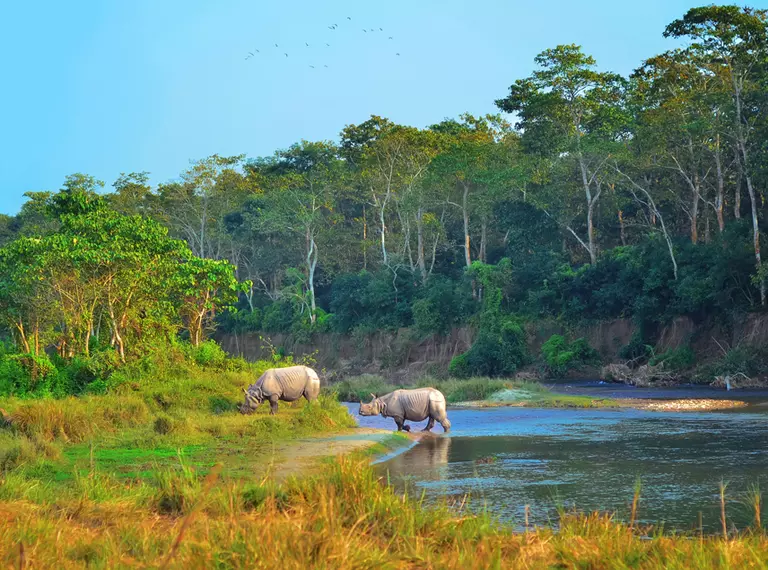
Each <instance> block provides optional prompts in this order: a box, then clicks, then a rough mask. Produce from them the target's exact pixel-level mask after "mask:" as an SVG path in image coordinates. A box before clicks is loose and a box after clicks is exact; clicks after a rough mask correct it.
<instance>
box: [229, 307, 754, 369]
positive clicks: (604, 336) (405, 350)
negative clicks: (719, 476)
mask: <svg viewBox="0 0 768 570" xmlns="http://www.w3.org/2000/svg"><path fill="white" fill-rule="evenodd" d="M637 332H638V329H637V325H636V324H635V323H634V322H632V321H631V320H629V319H615V320H612V321H605V322H602V323H597V324H593V325H585V326H566V325H564V324H563V323H562V322H558V321H555V320H551V319H550V320H548V319H544V320H541V321H537V322H531V323H528V324H527V325H526V337H527V344H528V352H529V353H530V355H531V356H532V357H533V358H537V357H538V356H539V354H540V352H541V346H542V344H543V343H544V342H546V341H547V339H549V338H550V337H551V336H552V335H553V334H559V335H563V336H565V337H567V338H572V339H574V338H584V339H586V340H587V342H588V343H589V345H590V346H591V347H593V348H594V349H595V350H597V352H598V353H599V354H600V357H601V359H602V361H603V363H605V364H611V363H622V362H623V361H624V359H623V358H622V357H621V351H622V348H624V347H625V346H627V345H628V344H629V343H630V341H632V338H633V336H634V335H636V333H637ZM645 332H646V336H647V338H646V339H645V342H646V344H650V345H652V346H653V348H654V352H655V354H661V353H663V352H665V351H667V350H670V349H676V348H680V347H682V346H690V347H691V349H692V350H693V352H694V354H695V355H696V363H697V365H700V364H703V363H707V362H712V361H713V360H716V359H719V358H722V357H723V356H724V355H725V353H726V352H727V351H728V350H730V349H731V348H733V347H761V346H765V344H766V343H768V315H763V314H752V315H746V316H744V317H743V318H741V319H735V320H734V321H733V322H730V323H724V322H721V321H715V320H712V319H709V320H707V319H705V320H701V321H695V320H694V319H692V318H690V317H679V318H677V319H674V320H673V321H671V322H669V323H668V324H665V325H657V326H656V327H655V328H653V329H652V330H646V331H645ZM476 336H477V331H476V329H474V328H473V327H469V326H463V327H456V328H454V329H453V330H452V331H451V332H450V333H448V334H447V335H442V336H441V335H432V336H426V337H424V336H422V335H419V334H417V333H416V331H414V330H412V329H407V328H404V329H399V330H396V331H377V332H374V333H370V334H338V333H315V334H313V335H311V336H310V337H309V338H307V337H301V338H298V337H296V336H294V335H291V334H283V333H240V334H234V333H217V334H216V335H215V338H216V340H217V341H218V342H219V343H220V344H221V346H222V348H224V350H225V351H227V352H228V353H229V354H231V355H234V356H240V357H243V358H245V359H246V360H259V359H264V358H270V357H271V355H272V350H278V349H279V350H281V351H282V352H283V353H284V354H293V355H294V356H295V357H297V358H301V357H302V356H312V358H314V359H315V360H316V366H317V368H320V369H325V370H326V371H327V374H328V378H329V379H333V378H344V377H348V376H355V375H360V374H366V373H369V374H380V375H382V376H385V377H387V378H390V379H392V380H393V381H395V382H404V381H408V380H410V379H415V378H419V377H423V376H425V375H430V376H442V375H444V374H446V373H447V371H448V365H449V364H450V362H451V360H452V359H453V358H454V357H455V356H457V355H458V354H461V353H463V352H466V351H467V350H468V349H469V348H470V347H471V346H472V344H473V342H474V341H475V338H476ZM649 372H652V371H649ZM572 374H573V377H581V378H585V377H587V378H588V377H591V378H594V377H596V376H598V375H600V374H601V371H600V368H597V369H595V370H583V371H582V372H581V373H579V372H573V373H572ZM619 376H621V374H619ZM632 376H636V374H633V375H632ZM651 376H653V374H651ZM649 380H654V379H653V378H649ZM662 380H663V379H662ZM668 380H669V383H670V384H678V383H680V382H681V379H680V378H669V379H668ZM625 381H626V379H625ZM713 381H716V378H714V377H713V378H711V379H710V380H709V382H713ZM733 381H734V382H737V383H739V382H740V383H742V384H744V379H743V378H741V379H739V378H733Z"/></svg>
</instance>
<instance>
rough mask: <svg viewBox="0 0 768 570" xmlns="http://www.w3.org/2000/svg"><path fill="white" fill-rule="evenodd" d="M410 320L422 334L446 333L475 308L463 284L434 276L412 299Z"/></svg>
mask: <svg viewBox="0 0 768 570" xmlns="http://www.w3.org/2000/svg"><path fill="white" fill-rule="evenodd" d="M412 310H413V324H414V325H415V327H416V329H417V330H418V331H419V332H420V333H422V334H441V335H444V334H447V333H449V332H450V331H451V328H453V327H454V326H456V325H458V324H460V323H461V322H463V321H464V320H465V319H466V318H467V317H468V316H469V315H470V314H471V313H472V312H474V310H475V304H474V301H472V297H471V295H470V292H469V290H468V289H467V288H466V287H462V286H461V285H457V284H455V283H454V282H452V281H450V280H448V279H446V278H444V277H441V276H434V277H432V279H430V281H429V282H428V284H427V286H426V287H425V289H424V291H423V292H422V297H421V298H420V299H418V300H417V301H415V302H414V303H413V309H412Z"/></svg>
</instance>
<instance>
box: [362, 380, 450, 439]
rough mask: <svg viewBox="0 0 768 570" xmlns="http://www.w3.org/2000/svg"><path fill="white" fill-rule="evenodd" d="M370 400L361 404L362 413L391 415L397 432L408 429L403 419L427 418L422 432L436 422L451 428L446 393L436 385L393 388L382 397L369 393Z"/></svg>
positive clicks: (414, 420)
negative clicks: (392, 390)
mask: <svg viewBox="0 0 768 570" xmlns="http://www.w3.org/2000/svg"><path fill="white" fill-rule="evenodd" d="M371 396H372V397H373V400H371V402H370V403H369V404H364V403H362V402H361V403H360V411H359V412H358V413H359V414H360V415H361V416H376V415H379V414H380V415H381V416H383V417H385V418H393V419H394V420H395V423H396V424H397V431H403V430H405V431H411V428H410V426H407V425H405V421H406V420H408V421H410V422H422V421H424V420H425V419H427V418H429V421H428V422H427V425H426V427H425V428H424V431H430V430H431V429H432V428H433V427H434V425H435V422H436V421H437V422H440V425H441V426H443V431H446V432H447V431H448V430H450V429H451V422H450V421H448V416H447V414H446V411H445V396H443V393H442V392H440V390H436V389H435V388H417V389H416V390H395V391H394V392H391V393H389V394H387V395H385V396H381V397H380V398H377V397H376V396H375V395H374V394H371Z"/></svg>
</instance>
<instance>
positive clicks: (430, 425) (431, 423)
mask: <svg viewBox="0 0 768 570" xmlns="http://www.w3.org/2000/svg"><path fill="white" fill-rule="evenodd" d="M433 427H435V418H433V417H432V416H429V421H428V422H427V425H426V427H425V428H424V429H423V430H421V431H430V430H431V429H432V428H433Z"/></svg>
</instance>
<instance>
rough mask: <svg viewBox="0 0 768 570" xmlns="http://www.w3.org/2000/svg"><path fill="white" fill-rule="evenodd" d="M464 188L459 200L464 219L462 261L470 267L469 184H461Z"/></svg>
mask: <svg viewBox="0 0 768 570" xmlns="http://www.w3.org/2000/svg"><path fill="white" fill-rule="evenodd" d="M462 185H463V186H464V195H463V197H462V200H461V213H462V217H463V218H464V260H465V261H466V263H467V267H470V266H471V265H472V253H471V251H470V249H469V207H468V205H467V198H468V197H469V184H467V183H465V182H462Z"/></svg>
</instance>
